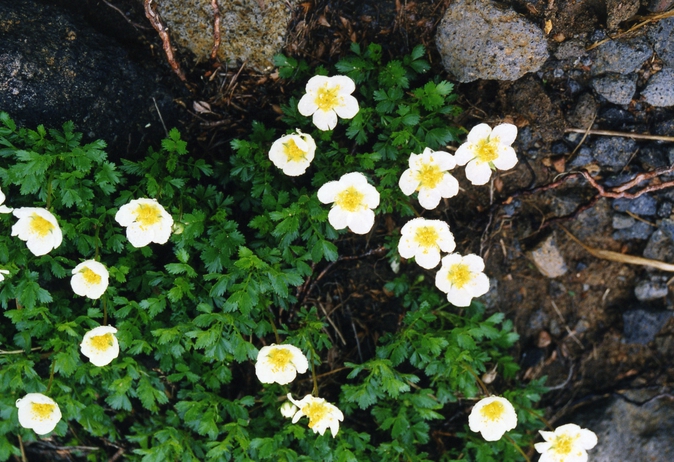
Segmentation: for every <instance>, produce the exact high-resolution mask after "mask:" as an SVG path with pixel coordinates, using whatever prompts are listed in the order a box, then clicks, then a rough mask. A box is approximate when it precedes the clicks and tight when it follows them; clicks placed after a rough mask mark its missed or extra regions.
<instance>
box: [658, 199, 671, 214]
mask: <svg viewBox="0 0 674 462" xmlns="http://www.w3.org/2000/svg"><path fill="white" fill-rule="evenodd" d="M673 209H674V206H673V205H672V203H671V202H662V203H661V204H660V205H659V206H658V217H660V218H667V217H668V216H670V215H671V214H672V210H673Z"/></svg>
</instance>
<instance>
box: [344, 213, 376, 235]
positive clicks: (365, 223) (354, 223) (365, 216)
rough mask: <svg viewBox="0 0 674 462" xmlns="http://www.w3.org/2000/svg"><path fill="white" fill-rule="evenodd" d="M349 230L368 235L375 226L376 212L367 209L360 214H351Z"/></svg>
mask: <svg viewBox="0 0 674 462" xmlns="http://www.w3.org/2000/svg"><path fill="white" fill-rule="evenodd" d="M350 215H351V217H350V218H349V229H350V230H351V231H353V232H354V233H356V234H367V233H369V232H370V230H371V229H372V226H373V225H374V212H373V211H372V210H370V209H365V210H363V211H361V212H358V213H352V214H350Z"/></svg>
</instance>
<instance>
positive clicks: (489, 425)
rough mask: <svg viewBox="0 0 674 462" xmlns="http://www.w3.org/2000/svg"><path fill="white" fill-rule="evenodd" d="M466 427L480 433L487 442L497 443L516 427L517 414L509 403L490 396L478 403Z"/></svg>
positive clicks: (498, 397) (503, 399)
mask: <svg viewBox="0 0 674 462" xmlns="http://www.w3.org/2000/svg"><path fill="white" fill-rule="evenodd" d="M468 426H469V427H470V429H471V430H472V431H474V432H480V433H482V437H483V438H484V439H485V440H487V441H498V440H500V439H501V437H502V436H503V434H504V433H505V432H507V431H508V430H512V429H513V428H515V427H516V426H517V413H516V412H515V408H514V407H513V405H512V404H510V401H508V400H507V399H505V398H501V397H500V396H490V397H489V398H483V399H481V400H480V401H478V402H477V403H476V404H475V406H473V410H472V411H470V415H469V416H468Z"/></svg>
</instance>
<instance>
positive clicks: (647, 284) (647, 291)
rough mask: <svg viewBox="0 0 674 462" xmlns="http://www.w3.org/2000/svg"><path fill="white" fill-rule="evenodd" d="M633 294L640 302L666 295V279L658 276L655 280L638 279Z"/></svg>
mask: <svg viewBox="0 0 674 462" xmlns="http://www.w3.org/2000/svg"><path fill="white" fill-rule="evenodd" d="M634 295H635V296H636V297H637V300H639V301H640V302H650V301H652V300H657V299H659V298H663V297H666V296H667V280H662V279H661V278H658V279H657V280H650V279H647V280H645V281H639V282H638V283H637V285H636V286H635V287H634ZM649 341H650V340H649ZM646 343H647V342H646Z"/></svg>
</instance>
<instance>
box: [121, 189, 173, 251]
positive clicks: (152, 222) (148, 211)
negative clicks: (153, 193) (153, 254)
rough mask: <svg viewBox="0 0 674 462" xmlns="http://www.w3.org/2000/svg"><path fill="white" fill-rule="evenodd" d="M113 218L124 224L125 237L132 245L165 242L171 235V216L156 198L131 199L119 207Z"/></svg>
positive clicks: (141, 245)
mask: <svg viewBox="0 0 674 462" xmlns="http://www.w3.org/2000/svg"><path fill="white" fill-rule="evenodd" d="M115 220H117V223H119V224H120V225H122V226H126V238H127V239H128V240H129V242H130V243H131V245H132V246H134V247H145V246H146V245H148V244H149V243H150V242H156V243H157V244H165V243H166V241H168V239H169V237H171V227H172V226H173V218H172V217H171V215H169V214H168V213H167V212H166V210H164V207H162V206H161V204H159V203H158V202H157V201H156V199H134V200H132V201H131V202H129V203H128V204H126V205H123V206H121V207H120V208H119V210H118V211H117V214H116V215H115Z"/></svg>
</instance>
